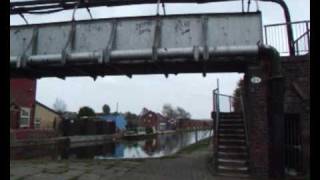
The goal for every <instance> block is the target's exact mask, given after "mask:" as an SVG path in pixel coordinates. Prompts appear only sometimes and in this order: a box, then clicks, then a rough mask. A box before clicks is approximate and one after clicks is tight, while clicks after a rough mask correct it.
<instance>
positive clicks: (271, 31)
mask: <svg viewBox="0 0 320 180" xmlns="http://www.w3.org/2000/svg"><path fill="white" fill-rule="evenodd" d="M290 25H291V27H292V31H293V42H289V40H288V34H287V23H278V24H269V25H265V26H264V35H265V44H267V45H271V46H273V47H275V48H276V49H277V50H278V51H279V52H280V55H286V56H287V55H290V44H292V46H293V48H294V54H292V55H295V56H298V55H304V54H307V53H309V50H310V21H296V22H291V23H290Z"/></svg>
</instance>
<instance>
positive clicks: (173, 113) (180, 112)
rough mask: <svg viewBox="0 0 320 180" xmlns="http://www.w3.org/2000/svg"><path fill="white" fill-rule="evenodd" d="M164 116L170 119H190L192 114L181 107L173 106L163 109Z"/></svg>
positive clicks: (166, 105)
mask: <svg viewBox="0 0 320 180" xmlns="http://www.w3.org/2000/svg"><path fill="white" fill-rule="evenodd" d="M162 114H163V115H164V116H166V117H167V118H169V119H190V118H191V114H190V113H189V112H187V111H186V110H184V109H183V108H181V107H177V108H173V107H172V106H171V104H165V105H163V107H162Z"/></svg>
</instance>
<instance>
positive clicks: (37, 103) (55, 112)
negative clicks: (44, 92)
mask: <svg viewBox="0 0 320 180" xmlns="http://www.w3.org/2000/svg"><path fill="white" fill-rule="evenodd" d="M36 105H39V106H41V107H43V108H45V109H47V110H48V111H51V112H52V113H54V114H56V115H58V116H60V114H59V113H58V112H57V111H55V110H53V109H51V108H49V107H48V106H46V105H44V104H42V103H40V102H39V101H36Z"/></svg>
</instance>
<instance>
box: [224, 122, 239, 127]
mask: <svg viewBox="0 0 320 180" xmlns="http://www.w3.org/2000/svg"><path fill="white" fill-rule="evenodd" d="M219 125H220V126H242V127H243V126H244V125H243V123H241V122H219Z"/></svg>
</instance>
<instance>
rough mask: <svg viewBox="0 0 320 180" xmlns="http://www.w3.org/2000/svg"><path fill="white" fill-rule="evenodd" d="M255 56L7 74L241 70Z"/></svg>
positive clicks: (63, 67) (28, 69) (36, 68)
mask: <svg viewBox="0 0 320 180" xmlns="http://www.w3.org/2000/svg"><path fill="white" fill-rule="evenodd" d="M255 61H256V60H255V58H252V57H251V58H246V59H243V58H242V57H241V58H240V57H238V58H236V57H235V58H228V59H222V60H216V61H212V62H210V61H202V62H190V61H189V62H188V61H187V62H179V61H177V62H172V61H170V62H166V61H161V62H139V63H137V62H135V63H132V62H127V63H125V62H122V63H109V64H82V65H81V64H80V65H79V64H78V65H53V66H47V65H42V66H41V65H38V66H37V65H34V66H28V67H26V68H24V69H12V70H11V77H12V78H19V77H30V78H41V77H61V78H63V77H67V76H91V77H96V76H105V75H126V76H128V77H131V76H132V75H135V74H136V75H139V74H164V75H165V76H168V75H169V74H175V75H176V74H180V73H202V74H203V75H204V76H205V75H206V73H213V72H244V71H245V68H246V66H247V64H248V63H249V62H251V63H252V62H255ZM235 62H236V63H235Z"/></svg>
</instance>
